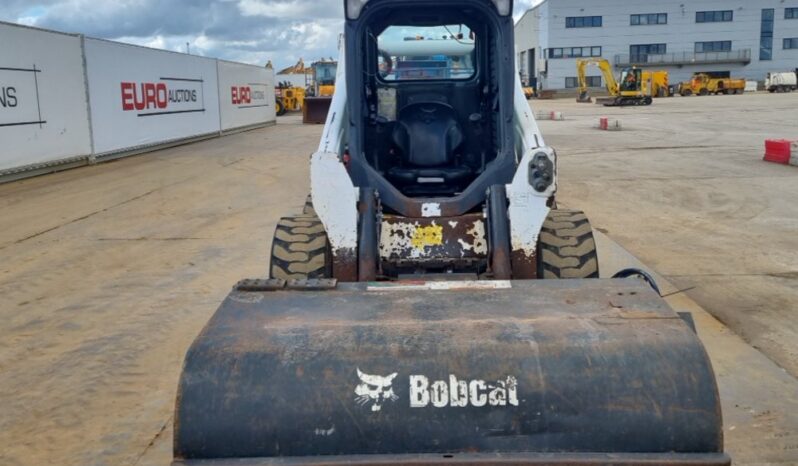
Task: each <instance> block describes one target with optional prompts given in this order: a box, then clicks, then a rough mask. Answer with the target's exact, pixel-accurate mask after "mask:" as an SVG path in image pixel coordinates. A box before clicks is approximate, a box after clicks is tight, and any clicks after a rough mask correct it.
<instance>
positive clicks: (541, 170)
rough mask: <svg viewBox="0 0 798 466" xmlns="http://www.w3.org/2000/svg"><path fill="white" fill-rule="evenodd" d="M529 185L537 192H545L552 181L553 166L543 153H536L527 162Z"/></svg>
mask: <svg viewBox="0 0 798 466" xmlns="http://www.w3.org/2000/svg"><path fill="white" fill-rule="evenodd" d="M528 176H529V185H530V186H532V188H533V189H534V190H535V191H537V192H539V193H542V192H545V191H546V190H547V189H549V186H551V183H552V182H553V181H554V164H553V163H551V159H550V158H549V156H548V155H546V153H544V152H538V153H537V154H535V156H534V157H532V161H531V162H529V173H528Z"/></svg>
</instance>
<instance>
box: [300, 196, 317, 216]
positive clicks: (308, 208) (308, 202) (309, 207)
mask: <svg viewBox="0 0 798 466" xmlns="http://www.w3.org/2000/svg"><path fill="white" fill-rule="evenodd" d="M302 213H303V214H305V215H316V210H314V209H313V198H312V197H311V196H310V194H308V197H307V198H306V199H305V205H304V206H302Z"/></svg>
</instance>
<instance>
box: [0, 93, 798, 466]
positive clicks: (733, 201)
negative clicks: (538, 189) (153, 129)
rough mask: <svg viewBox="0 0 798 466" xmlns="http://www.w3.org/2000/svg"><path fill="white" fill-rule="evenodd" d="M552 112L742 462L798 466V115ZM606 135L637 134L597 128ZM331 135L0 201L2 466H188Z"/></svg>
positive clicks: (766, 111)
mask: <svg viewBox="0 0 798 466" xmlns="http://www.w3.org/2000/svg"><path fill="white" fill-rule="evenodd" d="M534 104H535V105H536V107H538V108H540V109H550V110H558V111H562V112H564V113H565V114H566V117H567V118H568V120H566V121H563V122H541V128H542V130H543V132H544V136H545V137H546V138H547V142H548V143H549V144H551V145H553V146H555V147H557V149H558V151H559V154H560V157H561V158H560V170H561V171H560V183H561V199H560V201H561V203H563V204H565V205H568V206H569V207H570V206H574V207H576V206H578V207H580V208H583V209H584V210H585V211H586V212H587V213H588V215H589V216H590V217H591V218H592V220H593V223H594V227H595V228H597V229H598V230H599V231H602V232H606V233H607V234H608V236H609V238H612V239H609V238H608V237H607V236H604V235H601V236H600V247H601V248H602V249H603V250H604V252H602V257H601V259H602V262H603V264H604V265H605V266H606V267H605V272H606V271H607V270H610V269H613V268H617V267H621V266H623V265H625V264H628V263H633V262H634V261H635V260H636V259H635V258H634V257H633V256H632V255H631V254H629V253H628V252H627V251H626V250H628V251H630V252H631V253H633V254H634V256H637V257H639V258H640V259H641V260H642V261H643V262H644V263H646V264H647V265H649V266H651V267H652V268H653V269H655V270H657V271H658V272H660V273H661V274H662V275H664V276H665V281H664V282H663V283H665V285H666V286H667V287H668V288H667V289H668V290H669V291H670V292H673V291H677V288H678V289H686V290H687V291H685V292H684V293H679V294H675V295H673V296H671V297H670V298H669V300H670V301H671V304H672V305H673V306H674V307H678V308H680V309H689V310H692V311H694V312H695V315H696V316H697V321H698V325H699V331H700V334H701V337H702V339H703V340H704V342H705V344H706V345H707V348H708V351H709V353H710V356H711V357H712V360H713V364H714V366H715V369H716V371H717V373H718V379H719V385H720V392H721V396H722V399H723V408H724V416H725V433H726V439H727V449H728V451H729V452H730V453H731V454H732V456H733V458H734V459H735V464H784V465H787V464H798V380H796V379H795V376H796V374H798V361H796V359H798V358H796V353H797V352H798V338H796V333H798V323H797V322H798V320H796V318H795V312H796V309H798V306H796V303H798V287H796V283H797V282H796V281H795V277H796V276H798V269H796V264H798V261H796V259H798V257H797V256H798V235H796V232H797V231H798V228H796V227H798V220H797V218H798V216H796V210H798V203H796V199H798V183H796V181H798V180H796V177H798V167H782V166H774V165H770V164H765V163H764V162H761V160H760V159H761V152H762V146H763V143H762V141H763V139H764V138H765V137H792V138H796V137H798V135H796V134H795V132H796V124H795V121H798V110H796V108H798V106H796V104H798V95H788V96H785V95H779V96H770V95H752V96H726V97H695V98H691V99H687V98H684V99H680V98H675V99H667V100H660V101H657V102H656V103H655V105H654V106H652V107H650V108H635V109H604V108H602V107H598V106H595V105H588V106H584V105H582V106H579V105H577V104H575V103H571V102H568V101H565V100H556V101H545V102H544V101H541V102H535V103H534ZM601 115H610V116H612V115H616V116H617V117H618V118H620V119H621V120H622V121H623V124H624V126H625V128H626V130H625V131H622V132H617V133H608V132H600V131H598V130H593V129H591V125H593V124H594V123H596V122H597V119H598V117H599V116H601ZM320 132H321V127H319V126H302V125H300V124H299V121H298V118H297V117H287V118H283V119H281V120H280V124H279V125H278V126H277V127H272V128H266V129H261V130H256V131H250V132H247V133H241V134H237V135H231V136H227V137H224V138H221V139H214V140H209V141H205V142H201V143H196V144H192V145H186V146H181V147H177V148H172V149H168V150H163V151H159V152H155V153H151V154H147V155H142V156H138V157H133V158H129V159H123V160H119V161H116V162H112V163H107V164H101V165H97V166H92V167H87V168H81V169H76V170H72V171H67V172H63V173H58V174H54V175H48V176H44V177H39V178H34V179H30V180H25V181H20V182H15V183H10V184H5V185H0V212H2V215H0V296H2V299H0V403H2V404H1V406H2V409H0V464H3V465H9V466H16V465H41V464H63V465H131V466H132V465H156V464H157V465H163V464H168V462H169V460H170V459H171V422H172V418H171V416H172V410H173V405H174V394H175V389H176V385H177V379H178V375H179V371H180V365H181V363H182V359H183V356H184V354H185V351H186V349H187V347H188V345H189V344H190V343H191V341H192V340H193V338H194V337H195V336H196V334H197V333H198V332H199V330H200V328H201V327H202V326H203V325H204V324H205V323H206V321H207V320H208V318H209V317H210V316H211V315H212V313H213V312H214V310H215V309H216V306H217V305H218V304H219V302H220V301H221V299H222V298H223V297H224V296H225V295H226V293H227V292H228V291H229V289H230V287H231V286H232V285H233V284H234V283H235V282H236V281H237V280H238V279H239V278H242V277H247V276H262V275H264V274H265V273H266V270H267V261H268V251H269V242H270V237H271V234H272V231H273V229H274V225H275V223H276V222H277V220H278V219H279V217H280V216H281V215H283V214H285V213H289V212H292V211H298V210H299V209H301V205H302V203H303V202H304V197H305V194H306V193H307V186H308V181H307V161H308V155H309V154H310V152H311V151H312V150H313V149H314V147H315V145H316V144H317V143H318V137H319V134H320ZM616 242H617V243H620V246H619V245H618V244H616ZM624 248H625V249H624ZM669 282H670V283H672V284H673V286H674V287H676V288H671V287H670V284H669ZM696 302H697V303H698V304H700V306H698V305H697V304H696ZM702 306H703V307H704V308H706V309H707V310H708V311H709V312H710V313H711V314H713V315H714V316H716V317H718V318H719V319H720V320H722V321H723V323H721V322H718V321H716V320H715V319H713V318H712V317H711V316H709V315H708V314H706V313H704V312H703V311H702V310H701V307H702ZM724 323H725V324H726V325H724ZM727 326H728V327H727ZM737 335H739V336H740V337H742V339H741V338H740V337H738V336H737ZM756 348H758V349H759V350H757V349H756ZM774 362H775V363H774ZM776 364H778V365H776ZM782 368H783V369H782Z"/></svg>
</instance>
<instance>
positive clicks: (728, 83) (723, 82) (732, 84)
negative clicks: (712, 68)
mask: <svg viewBox="0 0 798 466" xmlns="http://www.w3.org/2000/svg"><path fill="white" fill-rule="evenodd" d="M743 92H745V79H737V78H713V77H711V76H710V75H708V74H705V73H699V74H696V75H695V76H693V78H692V79H691V80H690V81H686V82H683V83H682V84H681V85H680V86H679V94H681V95H682V96H688V95H694V94H696V95H709V94H742V93H743Z"/></svg>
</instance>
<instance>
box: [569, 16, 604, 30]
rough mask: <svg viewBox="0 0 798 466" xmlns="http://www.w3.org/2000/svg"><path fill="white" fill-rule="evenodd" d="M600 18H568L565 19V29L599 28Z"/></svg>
mask: <svg viewBox="0 0 798 466" xmlns="http://www.w3.org/2000/svg"><path fill="white" fill-rule="evenodd" d="M601 22H602V21H601V16H568V17H566V18H565V27H566V28H600V27H601Z"/></svg>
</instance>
